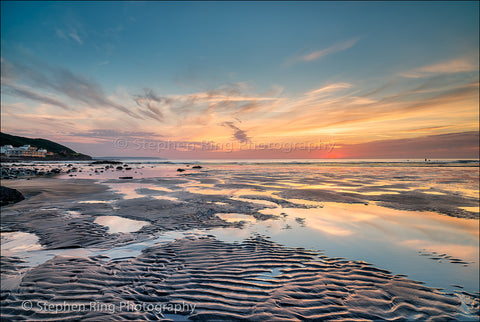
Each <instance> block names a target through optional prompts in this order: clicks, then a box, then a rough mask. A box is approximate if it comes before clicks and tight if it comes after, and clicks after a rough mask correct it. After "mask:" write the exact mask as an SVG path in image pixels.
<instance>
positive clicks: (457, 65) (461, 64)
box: [400, 58, 478, 78]
mask: <svg viewBox="0 0 480 322" xmlns="http://www.w3.org/2000/svg"><path fill="white" fill-rule="evenodd" d="M472 71H478V64H476V63H474V62H472V61H470V60H468V59H464V58H458V59H452V60H448V61H444V62H440V63H436V64H431V65H427V66H423V67H419V68H415V69H413V70H411V71H408V72H405V73H401V74H400V76H403V77H406V78H421V77H429V76H432V75H437V74H454V73H462V72H472Z"/></svg>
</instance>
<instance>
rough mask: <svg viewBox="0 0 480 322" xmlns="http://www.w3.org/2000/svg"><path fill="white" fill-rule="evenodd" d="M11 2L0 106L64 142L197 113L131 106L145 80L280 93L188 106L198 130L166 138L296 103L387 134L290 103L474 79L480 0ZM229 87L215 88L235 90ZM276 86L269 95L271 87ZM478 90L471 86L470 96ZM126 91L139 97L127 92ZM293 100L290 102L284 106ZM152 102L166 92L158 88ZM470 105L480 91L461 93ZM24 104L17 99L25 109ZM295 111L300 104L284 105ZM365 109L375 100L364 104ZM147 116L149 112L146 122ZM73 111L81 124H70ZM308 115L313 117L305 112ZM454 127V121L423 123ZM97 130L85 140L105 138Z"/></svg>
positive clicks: (14, 121)
mask: <svg viewBox="0 0 480 322" xmlns="http://www.w3.org/2000/svg"><path fill="white" fill-rule="evenodd" d="M1 6H2V7H1V9H2V13H1V18H2V19H1V45H2V50H1V56H2V67H5V69H6V70H9V71H11V73H10V74H9V75H7V74H5V73H3V74H2V105H5V106H6V107H5V108H6V110H7V111H5V112H4V113H3V115H2V116H4V117H5V118H6V121H5V120H3V121H2V130H4V131H6V132H7V131H10V132H16V134H25V135H26V134H28V133H31V134H32V135H37V134H40V133H44V134H45V135H46V136H48V137H50V138H55V139H57V140H61V141H63V142H73V143H78V144H80V143H81V142H80V140H76V139H75V135H74V134H73V132H80V131H87V132H88V131H93V132H94V131H95V130H98V129H108V130H112V131H113V130H117V131H118V129H124V130H125V131H127V130H128V131H130V132H135V131H136V132H138V131H145V132H148V133H157V132H156V131H157V130H156V129H157V128H162V129H164V128H168V126H166V124H162V122H164V123H168V125H171V124H176V126H177V127H178V126H179V124H180V123H182V120H181V119H182V117H183V116H185V114H188V112H189V111H188V109H187V111H185V107H184V108H183V109H181V108H180V109H179V108H176V109H174V108H172V106H166V105H168V104H167V103H165V102H163V103H162V104H163V105H161V106H160V105H157V106H154V107H153V109H154V110H155V111H158V109H161V110H162V113H160V114H162V115H163V116H162V121H160V120H159V118H158V117H157V118H156V119H155V120H153V121H154V122H159V124H155V123H153V122H152V118H153V117H149V116H148V115H151V110H150V112H149V111H148V110H145V111H144V112H141V111H135V108H136V107H137V106H140V105H141V104H147V103H145V102H143V101H142V103H138V101H135V97H136V98H137V99H138V97H139V95H140V96H141V95H144V94H143V93H146V92H145V89H147V91H150V90H151V91H152V92H153V93H155V95H157V96H158V95H160V96H162V97H165V98H169V97H170V98H171V99H172V100H173V99H177V100H178V99H184V98H185V96H188V95H194V94H195V95H197V96H198V94H199V93H205V92H208V93H210V92H211V91H218V90H220V91H221V92H222V93H223V94H225V95H226V93H227V94H228V95H230V96H232V95H234V94H235V95H237V94H240V92H241V95H242V96H244V97H245V96H248V97H250V98H251V97H255V99H250V101H254V102H255V103H256V104H259V103H258V102H270V103H269V104H271V105H270V106H264V109H263V110H262V109H261V108H259V110H260V111H256V112H258V113H250V114H249V113H243V114H242V117H239V115H240V114H239V113H237V112H238V109H240V110H242V111H244V110H245V109H243V108H239V107H238V106H237V107H231V108H230V107H229V109H230V110H235V108H237V112H235V111H233V112H232V113H230V114H228V115H227V114H226V113H225V111H224V110H222V109H221V108H216V109H214V110H215V111H214V112H212V111H211V110H212V109H210V110H208V112H209V113H210V114H208V115H209V117H210V119H211V120H210V121H207V120H206V118H205V117H204V116H205V115H206V114H203V116H202V117H203V119H202V120H200V121H199V122H197V123H195V119H192V118H189V119H187V120H184V121H185V122H183V123H182V124H180V125H181V126H180V127H182V126H183V127H184V129H183V130H182V133H185V131H189V130H191V131H192V132H193V134H192V136H191V137H188V136H186V135H184V134H182V135H180V134H179V133H175V131H173V130H168V129H167V130H166V131H163V130H162V133H161V134H160V133H158V134H159V135H161V136H162V137H168V138H169V139H174V140H180V139H181V140H192V141H194V140H200V139H212V138H215V139H217V138H218V139H219V140H223V139H226V138H228V137H231V133H229V132H228V131H229V129H230V130H231V129H232V128H229V127H228V126H222V125H220V126H219V128H218V129H217V130H216V131H213V132H211V133H208V131H205V129H204V130H199V129H198V127H197V126H195V124H202V125H203V126H204V127H205V126H206V127H208V126H209V125H212V124H214V125H215V126H217V127H218V125H219V124H224V123H225V122H231V121H232V122H233V121H234V122H237V121H236V120H237V119H238V120H239V123H236V127H237V128H239V129H240V128H241V129H242V130H244V131H245V132H246V133H247V131H248V133H252V135H253V134H255V137H262V135H261V133H260V132H261V131H260V130H259V129H258V124H261V123H262V122H266V121H267V122H268V121H272V124H273V123H275V124H277V123H278V125H279V126H285V124H287V123H288V122H287V123H285V122H283V123H282V122H281V119H282V117H283V120H284V121H285V118H287V117H290V118H291V117H292V116H291V115H292V114H293V112H294V111H292V109H293V108H295V109H298V110H299V112H303V111H304V110H309V111H310V112H312V113H313V112H315V111H317V112H318V113H319V114H321V113H323V112H325V114H326V117H327V118H328V119H329V120H330V121H329V122H328V123H325V124H319V126H322V128H323V127H324V126H325V128H329V131H327V132H325V133H323V135H326V134H329V135H336V136H337V138H338V140H339V141H340V142H342V140H346V139H347V138H348V137H351V136H352V135H353V132H354V131H355V128H361V130H360V132H361V133H358V131H357V136H359V137H360V138H361V139H360V140H359V142H358V143H363V142H365V141H368V140H371V141H373V140H378V139H382V138H387V139H391V138H392V137H395V135H397V136H398V133H397V134H395V135H394V134H390V135H388V133H386V132H385V129H386V128H388V126H387V124H374V127H376V128H377V129H378V130H377V131H365V128H367V129H368V126H365V124H363V126H358V124H352V127H351V128H352V130H351V131H350V132H349V131H348V130H346V129H345V128H342V129H339V130H332V129H331V126H332V125H333V124H335V120H334V119H333V117H337V118H339V120H340V121H342V122H343V121H345V117H342V116H341V115H342V114H341V110H339V111H332V109H333V107H332V106H330V105H329V106H326V105H325V104H323V105H322V104H320V103H319V102H318V101H317V103H315V104H310V103H311V101H309V104H307V103H308V102H306V103H305V105H302V106H295V107H292V106H291V102H298V101H303V100H304V98H305V95H307V93H311V92H312V91H315V90H317V89H322V88H325V87H328V86H331V85H332V84H337V85H338V86H334V88H336V89H341V90H343V91H348V93H345V92H341V91H340V92H336V93H337V94H336V96H335V97H332V99H335V100H337V103H338V104H340V105H342V106H341V108H342V109H344V111H346V113H347V114H348V111H349V110H350V109H349V108H348V106H349V104H351V101H348V102H346V101H342V100H341V99H342V97H343V98H345V97H348V98H349V99H350V100H351V99H352V97H356V98H358V97H364V96H362V95H364V94H365V95H366V94H369V96H368V98H369V99H370V100H372V102H373V100H375V101H377V102H378V101H382V102H384V101H385V99H386V98H387V97H388V98H389V99H390V100H392V99H394V97H399V98H398V100H399V102H403V103H405V102H406V101H411V100H423V101H424V100H425V99H431V98H432V97H427V96H428V95H430V94H425V93H418V91H417V92H415V93H413V94H412V93H410V92H411V90H412V89H413V88H417V87H422V86H423V87H427V88H429V89H431V90H432V91H435V92H437V94H438V95H440V94H441V91H444V92H445V93H447V91H450V92H451V91H454V90H459V89H461V88H462V86H463V87H465V86H470V87H472V84H473V85H474V84H475V83H477V84H478V47H479V43H478V36H479V34H478V24H479V21H478V9H479V8H478V2H396V3H391V2H311V1H308V2H93V1H88V2H13V1H3V2H2V4H1ZM2 69H3V68H2ZM36 73H40V74H42V75H43V76H45V77H46V78H48V79H50V81H51V82H52V84H50V85H51V86H50V85H49V86H47V85H45V82H44V84H43V85H45V86H44V87H43V88H42V84H41V82H39V81H38V75H37V76H35V77H37V78H35V77H34V76H32V75H34V74H35V75H36ZM59 73H60V74H61V75H63V76H61V77H60V76H59ZM66 73H67V74H68V75H70V76H72V75H74V76H75V79H76V80H77V81H76V82H75V81H74V82H67V83H68V84H69V85H68V86H63V87H62V88H60V87H61V86H57V85H58V84H57V85H53V83H54V82H55V81H60V79H62V80H65V77H66V76H65V74H66ZM62 77H63V78H62ZM79 79H81V80H82V81H83V80H84V81H85V82H88V86H90V87H89V89H92V90H94V91H95V93H94V94H93V96H94V97H93V98H89V99H83V100H82V99H80V100H79V98H78V95H77V94H72V92H75V91H76V93H77V92H80V93H82V95H87V94H88V93H90V92H89V91H83V92H82V89H81V88H80V89H78V88H76V86H82V85H81V83H82V81H80V82H79V81H78V80H79ZM339 84H340V85H339ZM341 84H343V85H341ZM468 84H470V85H468ZM12 86H13V87H12ZM19 86H20V87H21V90H19ZM12 88H13V89H12ZM3 89H6V91H5V92H4V91H3ZM27 90H28V93H29V94H28V95H26V91H27ZM432 91H431V92H432ZM32 92H34V94H32ZM327 92H330V90H328V91H327ZM322 93H324V92H322ZM405 93H408V95H407V96H405V95H404V94H405ZM470 94H471V95H473V96H475V95H476V96H477V97H478V90H477V94H475V93H474V92H472V93H470ZM225 95H224V96H225ZM426 95H427V96H426ZM100 96H101V98H100ZM144 96H146V95H144ZM224 96H222V98H218V99H217V100H216V101H219V100H222V102H223V101H226V100H227V101H235V102H236V101H237V100H236V99H235V98H233V99H232V98H231V97H230V98H228V99H226V98H225V97H224ZM266 96H268V97H269V99H268V100H262V99H261V98H262V97H263V98H265V97H266ZM444 96H445V95H444ZM45 97H47V98H48V99H45ZM95 97H96V98H95ZM179 97H181V98H179ZM189 98H191V97H190V96H188V97H187V98H185V100H187V101H188V99H189ZM474 98H475V97H470V99H469V101H474ZM52 99H53V100H54V101H52ZM105 99H107V100H108V102H106V101H105ZM144 99H148V97H144ZM128 100H130V102H126V101H128ZM467 100H468V99H467ZM134 101H135V102H136V104H135V102H134ZM154 101H155V100H154ZM245 101H249V100H248V99H245ZM286 101H288V102H290V103H289V104H290V105H288V104H287V105H288V107H287V105H285V104H286V103H285V102H286ZM46 102H47V103H46ZM48 102H50V103H52V102H54V103H55V104H56V105H55V104H53V105H54V108H53V107H52V104H50V105H49V104H48ZM58 102H61V104H57V103H58ZM95 102H97V103H98V102H100V105H105V106H103V107H102V111H104V110H108V113H106V114H105V116H107V115H110V120H108V121H107V120H106V122H105V124H104V126H103V127H102V126H100V124H98V123H95V122H89V116H90V117H91V113H90V114H89V113H87V112H88V110H89V109H90V108H92V106H88V105H89V104H90V105H91V104H93V103H95ZM149 102H150V103H152V101H151V100H150V101H149ZM155 102H156V104H157V103H158V104H160V103H159V102H158V100H157V101H155ZM188 102H190V103H192V100H191V99H190V101H188ZM342 102H343V104H342ZM349 102H350V103H349ZM372 102H370V103H372ZM39 103H41V105H39ZM323 103H325V102H323ZM330 103H331V101H330ZM45 104H46V105H45ZM195 104H196V103H195V102H194V103H192V106H193V107H192V109H194V110H195V112H193V114H195V115H194V116H195V117H198V115H197V114H199V113H196V111H199V110H201V109H203V110H202V111H204V112H205V111H207V109H208V106H211V104H212V103H211V102H203V103H202V104H203V105H202V104H200V106H198V107H197V106H196V105H195ZM209 104H210V105H209ZM356 104H357V103H356ZM461 104H463V105H462V106H464V104H471V103H465V102H463V101H462V103H461ZM120 105H121V107H119V106H120ZM164 105H165V106H164ZM14 106H17V107H19V106H20V110H18V109H17V110H16V109H15V108H14ZM62 106H68V107H69V109H70V110H71V111H76V112H78V114H77V116H78V115H84V117H83V118H82V119H78V118H72V119H68V117H67V116H66V115H63V114H62V113H56V111H57V110H56V109H58V108H60V109H62ZM145 106H147V105H145ZM145 106H144V108H145V109H147V108H148V106H147V107H145ZM182 106H183V105H182ZM150 107H151V105H150ZM339 108H340V107H339ZM383 108H387V107H383ZM477 108H478V107H477ZM63 109H65V108H63ZM165 109H167V110H165ZM393 109H395V108H393ZM474 109H475V106H468V107H465V113H464V117H463V118H462V119H461V120H460V119H459V120H453V122H456V123H458V125H459V127H463V128H465V127H466V129H467V130H470V131H471V130H474V127H475V124H477V125H478V113H477V114H475V112H474ZM2 110H3V108H2ZM126 110H128V111H131V112H126ZM219 110H220V112H219ZM247 110H248V109H247ZM251 110H252V109H250V110H248V111H251ZM287 110H288V111H290V112H292V113H290V114H287V115H284V116H278V115H279V114H282V113H285V112H286V111H287ZM445 110H446V108H444V109H442V110H439V111H438V113H437V114H441V115H444V118H443V119H439V120H438V122H431V118H430V119H429V121H428V122H427V123H428V124H427V125H426V126H425V127H426V128H429V127H444V126H445V123H446V121H447V120H448V118H449V117H450V116H449V115H448V113H446V112H445ZM19 111H20V112H19ZM40 111H41V113H40ZM172 111H174V112H175V113H173V112H172ZM179 111H180V112H182V113H184V115H183V116H182V117H179V116H178V114H179ZM468 111H470V113H468ZM170 112H172V113H173V114H175V115H174V116H171V119H168V118H167V117H164V116H165V115H167V114H169V113H170ZM364 112H365V113H367V112H368V107H367V106H366V107H365V109H364ZM82 113H83V114H82ZM85 113H87V114H85ZM142 113H143V114H142ZM148 113H150V114H148ZM33 114H42V115H44V116H45V115H46V114H50V115H49V117H50V118H51V119H55V120H56V122H57V123H58V126H54V128H55V129H47V128H45V126H39V128H38V130H37V131H35V130H34V129H32V128H31V126H26V127H22V126H21V120H22V115H24V116H25V117H24V118H23V119H24V120H25V122H24V123H28V122H33V120H32V118H31V115H33ZM134 114H138V116H139V117H138V118H137V120H135V119H132V120H131V122H129V121H128V117H132V116H133V115H134ZM173 114H172V115H173ZM299 114H301V113H299ZM354 114H355V115H358V114H359V112H358V111H356V112H355V113H354ZM431 114H432V113H430V114H429V115H431ZM187 116H188V115H187ZM45 117H46V116H45ZM185 117H186V116H185ZM304 117H308V115H305V116H304ZM351 117H353V116H347V117H346V119H347V120H348V119H349V118H351ZM142 118H144V119H145V122H137V121H138V120H139V119H142ZM278 118H280V119H278ZM413 118H414V119H415V116H413ZM425 118H426V115H425V114H422V115H420V114H419V115H418V117H417V118H416V119H415V120H417V121H418V122H417V123H418V124H420V123H421V122H422V120H425ZM361 119H362V117H360V118H358V120H357V121H359V120H361ZM392 119H393V118H392V117H391V118H390V120H392ZM475 119H477V120H475ZM62 120H63V126H62ZM68 122H70V123H68ZM209 122H210V123H209ZM298 122H299V123H298V126H296V127H294V128H295V129H297V130H298V131H297V132H298V133H294V132H292V131H293V130H292V131H291V132H289V133H288V134H286V136H288V137H291V136H292V135H293V136H295V137H298V140H300V141H301V140H305V139H306V137H307V136H308V134H305V133H310V132H311V131H310V132H308V131H307V132H305V131H300V130H299V129H300V128H301V126H302V124H303V125H305V124H304V123H302V122H301V120H300V119H299V120H298ZM400 122H404V124H405V130H408V129H407V128H408V126H406V124H408V123H409V122H410V123H411V121H408V120H405V119H404V120H403V121H402V120H400ZM377 123H378V122H377ZM72 124H73V126H74V127H78V131H76V130H72V131H71V132H72V133H68V130H67V129H68V128H71V127H72ZM125 124H128V125H125ZM462 124H463V125H462ZM465 124H467V125H466V126H465ZM312 126H313V124H312ZM416 126H417V125H416ZM477 127H478V126H477ZM220 128H221V129H223V130H224V132H225V133H224V134H222V133H221V131H220ZM245 128H246V129H247V130H245ZM305 128H309V127H308V126H306V125H305ZM417 128H418V126H417ZM145 129H146V130H145ZM265 131H266V132H265V136H271V135H277V136H278V133H276V132H274V131H271V132H268V131H267V129H265ZM448 131H457V130H456V129H453V128H451V129H450V130H441V131H439V130H435V131H431V132H428V131H427V132H425V133H422V134H423V135H434V134H445V133H447V132H448ZM93 132H92V133H93ZM314 132H315V131H314ZM320 132H321V131H320ZM320 132H318V131H317V132H315V133H316V135H317V134H318V133H320ZM370 132H371V133H370ZM14 134H15V133H14ZM252 137H253V136H252ZM93 138H94V136H92V140H91V141H90V142H89V144H92V143H95V142H96V143H98V144H100V143H101V142H98V141H95V140H93ZM97 139H99V138H97ZM83 140H84V138H83ZM78 146H80V145H78ZM87 152H88V151H87Z"/></svg>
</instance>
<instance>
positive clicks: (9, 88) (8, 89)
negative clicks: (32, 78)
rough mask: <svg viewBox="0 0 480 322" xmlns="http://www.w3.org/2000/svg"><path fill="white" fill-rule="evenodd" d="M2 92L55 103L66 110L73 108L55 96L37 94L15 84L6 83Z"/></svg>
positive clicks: (51, 103)
mask: <svg viewBox="0 0 480 322" xmlns="http://www.w3.org/2000/svg"><path fill="white" fill-rule="evenodd" d="M2 93H4V94H7V95H12V96H17V97H24V98H28V99H30V100H33V101H37V102H41V103H46V104H50V105H55V106H58V107H61V108H63V109H65V110H71V108H70V107H69V106H67V105H66V104H64V103H62V102H60V101H59V100H57V99H55V98H53V97H48V96H44V95H41V94H37V93H35V92H33V91H30V90H29V89H26V88H20V87H16V86H14V85H4V87H3V88H2Z"/></svg>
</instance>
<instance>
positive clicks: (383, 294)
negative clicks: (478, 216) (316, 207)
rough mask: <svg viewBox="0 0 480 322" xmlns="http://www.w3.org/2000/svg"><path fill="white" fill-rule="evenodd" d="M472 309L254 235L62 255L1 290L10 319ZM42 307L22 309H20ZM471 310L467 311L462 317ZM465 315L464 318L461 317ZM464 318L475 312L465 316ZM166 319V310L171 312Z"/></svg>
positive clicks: (447, 314)
mask: <svg viewBox="0 0 480 322" xmlns="http://www.w3.org/2000/svg"><path fill="white" fill-rule="evenodd" d="M465 296H470V299H471V301H470V304H469V306H468V307H467V308H465V301H462V300H461V299H460V298H459V297H457V296H453V295H451V294H444V293H442V292H440V291H439V290H437V289H433V288H429V287H426V286H424V285H422V284H421V283H420V282H416V281H412V280H409V279H407V278H405V277H403V276H400V275H392V274H391V273H390V272H388V271H385V270H382V269H378V268H375V267H373V266H371V265H369V264H368V263H364V262H354V261H349V260H346V259H342V258H329V257H326V256H324V255H322V254H319V253H318V252H314V251H310V250H306V249H303V248H287V247H283V246H281V245H278V244H276V243H274V242H271V241H269V240H268V239H266V238H263V237H261V236H255V237H252V238H250V239H247V240H245V241H244V242H242V243H226V242H222V241H218V240H216V239H214V238H212V237H188V238H183V239H179V240H176V241H175V242H172V243H169V244H166V245H161V246H153V247H150V248H147V249H145V250H144V251H143V253H142V254H141V255H140V256H138V257H136V258H133V259H128V260H110V259H109V258H108V257H106V256H97V257H92V258H77V257H61V256H57V257H55V258H54V259H52V260H50V261H48V262H46V263H44V264H42V265H40V266H38V267H36V268H33V269H31V270H30V271H28V272H27V273H26V275H25V276H24V278H23V280H22V283H21V284H20V286H19V288H18V289H16V290H14V291H2V309H1V313H2V317H3V318H4V319H7V320H8V319H12V320H18V319H34V320H48V319H52V320H56V321H58V320H76V319H77V320H78V319H80V318H82V319H87V320H88V319H90V320H93V321H100V320H122V319H134V320H152V319H154V320H156V319H162V318H166V317H171V316H169V315H168V314H167V315H162V313H161V312H155V311H153V312H152V311H118V310H117V311H116V312H115V313H114V314H112V313H110V312H105V311H103V312H99V311H95V310H91V311H90V310H88V311H86V312H77V311H67V312H57V313H55V312H42V311H41V310H39V309H38V308H37V307H36V306H35V302H36V301H47V302H48V303H61V302H63V301H66V302H69V303H72V302H75V303H83V304H85V305H87V306H88V305H89V303H91V302H93V301H98V302H101V303H119V302H121V301H132V302H134V303H140V302H147V303H180V302H187V303H190V304H195V310H194V312H193V314H191V312H188V313H184V314H185V315H184V316H178V315H177V318H180V319H186V318H187V317H188V318H189V319H192V320H201V321H204V320H254V321H265V320H274V321H281V320H289V321H292V320H293V321H295V320H336V319H341V320H349V319H350V320H403V319H409V320H422V321H423V320H442V321H443V320H449V319H461V317H462V316H463V315H462V312H464V313H468V314H470V316H471V314H474V315H475V314H476V315H478V296H477V297H476V298H475V296H473V295H472V294H470V295H469V294H466V295H465ZM25 300H30V301H32V302H33V303H34V305H33V308H32V310H29V311H25V310H23V309H22V307H21V305H22V301H25ZM462 307H463V309H462ZM462 310H463V311H462ZM465 310H469V311H468V312H465ZM164 313H168V312H164Z"/></svg>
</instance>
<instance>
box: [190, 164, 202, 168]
mask: <svg viewBox="0 0 480 322" xmlns="http://www.w3.org/2000/svg"><path fill="white" fill-rule="evenodd" d="M201 168H202V166H201V165H195V166H193V167H192V169H201Z"/></svg>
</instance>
